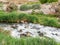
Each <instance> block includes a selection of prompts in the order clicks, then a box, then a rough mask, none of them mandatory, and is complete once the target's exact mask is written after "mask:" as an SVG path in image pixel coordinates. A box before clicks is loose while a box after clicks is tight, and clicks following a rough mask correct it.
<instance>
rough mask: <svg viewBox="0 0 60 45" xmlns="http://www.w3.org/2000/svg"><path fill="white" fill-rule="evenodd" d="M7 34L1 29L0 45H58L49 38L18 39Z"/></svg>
mask: <svg viewBox="0 0 60 45" xmlns="http://www.w3.org/2000/svg"><path fill="white" fill-rule="evenodd" d="M8 32H9V31H8ZM6 34H7V32H6V31H3V30H1V29H0V45H57V42H55V41H54V40H53V39H49V38H44V37H42V38H38V37H36V38H32V37H25V38H20V39H17V38H13V37H11V36H10V35H6Z"/></svg>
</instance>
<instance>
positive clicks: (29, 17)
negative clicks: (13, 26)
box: [0, 11, 60, 28]
mask: <svg viewBox="0 0 60 45" xmlns="http://www.w3.org/2000/svg"><path fill="white" fill-rule="evenodd" d="M21 20H23V21H27V22H30V23H39V24H41V25H45V26H51V27H58V28H60V24H59V23H60V20H59V19H57V17H55V16H54V15H45V14H24V13H18V12H10V13H8V12H3V11H0V22H6V23H17V22H19V23H20V22H21Z"/></svg>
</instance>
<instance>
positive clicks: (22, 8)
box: [20, 5, 31, 11]
mask: <svg viewBox="0 0 60 45" xmlns="http://www.w3.org/2000/svg"><path fill="white" fill-rule="evenodd" d="M29 9H31V6H29V5H21V6H20V10H21V11H26V10H29Z"/></svg>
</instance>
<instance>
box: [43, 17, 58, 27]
mask: <svg viewBox="0 0 60 45" xmlns="http://www.w3.org/2000/svg"><path fill="white" fill-rule="evenodd" d="M57 24H58V23H57V20H55V19H46V18H45V19H44V25H47V26H54V27H55V26H57Z"/></svg>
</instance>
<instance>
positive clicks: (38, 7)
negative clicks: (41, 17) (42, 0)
mask: <svg viewBox="0 0 60 45" xmlns="http://www.w3.org/2000/svg"><path fill="white" fill-rule="evenodd" d="M32 9H40V5H39V4H34V5H32Z"/></svg>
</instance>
